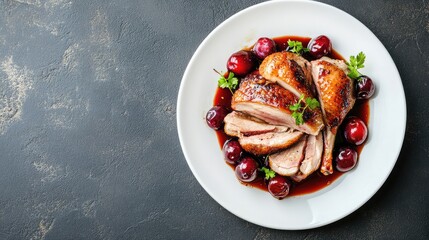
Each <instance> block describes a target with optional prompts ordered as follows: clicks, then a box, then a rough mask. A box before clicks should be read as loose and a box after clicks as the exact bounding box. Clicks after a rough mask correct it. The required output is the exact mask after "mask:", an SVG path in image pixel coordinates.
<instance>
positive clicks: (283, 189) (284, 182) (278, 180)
mask: <svg viewBox="0 0 429 240" xmlns="http://www.w3.org/2000/svg"><path fill="white" fill-rule="evenodd" d="M290 188H291V183H290V181H289V180H288V179H287V178H285V177H283V176H280V175H276V176H275V177H273V178H271V179H270V181H269V182H268V192H270V193H271V195H272V196H273V197H275V198H277V199H283V198H285V197H286V196H287V195H288V194H289V190H290Z"/></svg>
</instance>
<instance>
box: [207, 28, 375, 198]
mask: <svg viewBox="0 0 429 240" xmlns="http://www.w3.org/2000/svg"><path fill="white" fill-rule="evenodd" d="M273 40H274V41H275V43H276V45H277V50H278V51H284V50H286V48H287V46H288V43H287V41H288V40H292V41H300V42H302V44H303V46H307V45H308V43H309V41H310V40H311V38H307V37H298V36H283V37H277V38H273ZM328 57H330V58H333V59H340V60H345V59H344V58H343V57H342V56H341V55H340V54H339V53H338V52H336V51H335V50H334V49H333V50H332V53H331V54H330V55H328ZM309 60H311V59H309ZM231 98H232V93H231V92H230V90H229V89H227V88H224V89H222V88H219V87H218V88H217V90H216V93H215V97H214V100H213V106H224V107H227V108H228V109H231ZM369 110H370V109H369V102H368V100H357V101H356V103H355V106H354V107H353V109H352V110H351V111H350V112H349V114H348V116H357V117H358V118H360V119H362V120H363V121H364V123H365V124H366V125H368V121H369V114H370V111H369ZM340 128H341V127H340ZM341 133H342V131H341V130H340V131H338V134H337V140H336V143H335V146H339V145H341V143H343V142H344V139H343V136H342V134H341ZM216 135H217V138H218V142H219V146H220V148H221V149H222V146H223V145H224V143H225V142H226V141H227V140H229V139H231V138H232V137H231V136H228V135H227V134H226V133H225V132H224V131H223V129H220V130H217V131H216ZM363 147H364V144H362V145H360V146H356V147H355V149H356V151H357V152H358V154H359V155H360V153H361V151H362V149H363ZM336 148H337V147H335V148H334V149H336ZM228 165H230V164H228ZM230 166H231V168H232V169H234V166H233V165H230ZM342 174H343V173H342V172H339V171H337V170H334V173H333V174H331V175H328V176H325V175H323V174H322V173H320V171H316V172H314V173H313V174H311V175H310V176H309V177H308V178H307V179H305V180H303V181H301V182H299V183H297V182H293V181H292V182H293V184H292V189H291V191H290V193H289V195H288V196H297V195H303V194H309V193H313V192H316V191H318V190H320V189H322V188H324V187H326V186H329V185H330V184H331V183H333V182H334V181H335V180H336V179H338V178H339V177H340V176H341V175H342ZM243 184H244V185H247V186H252V187H255V188H259V189H261V190H264V191H268V189H267V184H266V182H265V180H264V178H263V177H262V175H260V176H258V177H257V179H256V180H254V181H252V182H250V183H243Z"/></svg>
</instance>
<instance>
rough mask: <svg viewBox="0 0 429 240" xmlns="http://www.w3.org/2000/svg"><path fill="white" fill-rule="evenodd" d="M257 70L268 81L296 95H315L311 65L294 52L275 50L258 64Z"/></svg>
mask: <svg viewBox="0 0 429 240" xmlns="http://www.w3.org/2000/svg"><path fill="white" fill-rule="evenodd" d="M259 72H260V74H261V75H262V76H263V77H264V78H266V79H267V80H268V81H270V82H273V83H278V84H279V85H281V86H282V87H284V88H286V89H287V90H289V91H290V92H292V93H293V94H295V96H297V97H300V96H301V95H304V97H312V98H313V97H315V96H316V95H315V86H314V83H313V81H312V79H311V65H310V63H309V62H308V61H307V60H306V59H304V58H303V57H301V56H299V55H297V54H295V53H291V52H277V53H273V54H271V55H269V56H268V57H266V58H265V59H264V61H262V63H261V65H260V66H259Z"/></svg>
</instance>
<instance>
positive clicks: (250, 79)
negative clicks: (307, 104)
mask: <svg viewBox="0 0 429 240" xmlns="http://www.w3.org/2000/svg"><path fill="white" fill-rule="evenodd" d="M298 101H299V97H297V96H296V95H294V94H293V93H291V92H290V91H288V90H286V89H285V88H283V87H281V86H280V85H278V84H274V83H270V82H268V81H267V80H266V79H264V78H263V77H262V76H260V75H259V74H258V73H257V72H255V73H252V74H249V75H248V76H246V78H244V79H242V80H241V83H240V86H239V88H238V89H237V90H236V91H235V93H234V95H233V97H232V101H231V107H232V109H234V110H236V111H239V112H244V113H246V114H248V115H251V116H253V117H256V118H258V119H261V120H263V121H265V122H267V123H269V124H273V125H281V126H287V127H290V128H293V129H296V130H298V131H301V132H304V133H307V134H311V135H317V134H319V132H320V130H321V129H322V128H323V126H324V125H323V119H322V112H321V111H320V109H319V108H316V109H314V110H310V109H307V111H306V113H305V114H304V121H305V122H304V124H302V125H296V123H295V119H294V118H293V117H292V116H291V114H292V112H291V111H290V109H289V106H291V105H293V104H295V103H297V102H298Z"/></svg>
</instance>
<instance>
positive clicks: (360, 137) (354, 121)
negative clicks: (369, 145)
mask: <svg viewBox="0 0 429 240" xmlns="http://www.w3.org/2000/svg"><path fill="white" fill-rule="evenodd" d="M367 136H368V128H367V127H366V125H365V123H364V122H363V121H362V120H361V119H360V118H358V117H349V118H348V119H347V120H346V123H345V125H344V137H345V139H346V140H347V142H349V143H352V144H355V145H361V144H362V143H363V142H365V140H366V137H367Z"/></svg>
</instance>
